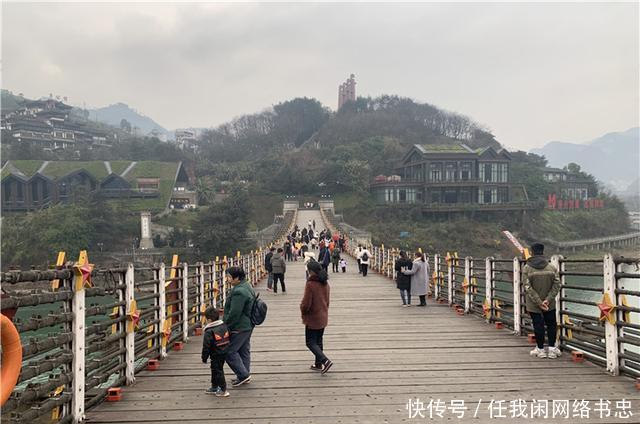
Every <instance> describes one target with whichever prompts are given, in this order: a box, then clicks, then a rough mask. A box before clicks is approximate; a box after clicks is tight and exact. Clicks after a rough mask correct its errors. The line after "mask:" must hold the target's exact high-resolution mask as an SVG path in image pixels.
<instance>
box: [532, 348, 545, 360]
mask: <svg viewBox="0 0 640 424" xmlns="http://www.w3.org/2000/svg"><path fill="white" fill-rule="evenodd" d="M529 355H531V356H537V357H538V358H540V359H544V358H546V357H547V352H546V351H545V350H544V349H540V348H539V347H537V346H536V348H535V349H533V350H532V351H531V352H529Z"/></svg>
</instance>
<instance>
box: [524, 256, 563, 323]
mask: <svg viewBox="0 0 640 424" xmlns="http://www.w3.org/2000/svg"><path fill="white" fill-rule="evenodd" d="M522 282H523V286H524V293H525V299H526V306H527V311H529V312H535V313H542V312H543V311H542V309H540V305H541V304H542V302H544V301H545V300H547V301H549V310H550V311H553V310H555V309H556V302H555V298H556V295H557V294H558V292H559V291H560V276H559V274H558V270H557V269H556V267H555V266H553V265H551V264H550V263H549V261H547V260H546V259H545V258H544V257H543V256H532V257H530V258H529V259H527V263H526V265H525V266H524V268H523V269H522Z"/></svg>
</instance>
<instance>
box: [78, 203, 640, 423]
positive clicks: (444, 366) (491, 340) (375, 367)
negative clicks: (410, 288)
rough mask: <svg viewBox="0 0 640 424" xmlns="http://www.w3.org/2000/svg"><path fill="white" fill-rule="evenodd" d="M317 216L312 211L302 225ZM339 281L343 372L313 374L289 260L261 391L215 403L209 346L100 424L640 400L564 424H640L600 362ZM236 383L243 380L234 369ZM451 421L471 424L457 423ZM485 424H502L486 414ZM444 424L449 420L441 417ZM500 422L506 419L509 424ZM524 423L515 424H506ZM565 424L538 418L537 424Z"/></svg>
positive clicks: (383, 290)
mask: <svg viewBox="0 0 640 424" xmlns="http://www.w3.org/2000/svg"><path fill="white" fill-rule="evenodd" d="M314 213H315V212H313V211H301V212H300V214H299V215H298V221H299V225H306V222H307V221H308V220H310V219H315V220H316V222H321V220H320V218H319V216H317V215H314ZM348 261H349V272H348V273H346V274H342V273H340V274H330V284H331V307H330V313H329V314H330V317H329V326H328V327H327V330H326V333H325V339H324V344H325V351H326V353H327V355H328V356H329V357H330V358H331V359H332V360H333V361H334V363H335V365H334V367H333V368H332V370H331V372H329V373H328V374H327V375H325V376H320V375H318V374H317V373H314V372H313V371H310V370H308V366H309V365H310V364H311V363H312V361H313V356H312V355H311V354H310V352H309V351H308V350H307V349H306V347H305V341H304V327H303V325H302V324H301V322H300V313H299V306H298V305H299V302H300V298H301V296H302V292H303V289H304V284H305V282H304V269H303V265H302V262H291V263H288V264H287V266H288V269H287V276H286V277H287V281H286V285H287V292H288V294H287V295H286V296H285V295H281V294H279V295H277V296H274V295H272V294H270V293H268V292H266V291H264V284H262V285H260V286H259V288H258V291H260V292H261V297H263V298H264V299H265V300H266V301H267V303H268V304H269V316H268V319H267V321H266V322H265V324H264V325H262V326H260V327H257V328H256V329H255V331H254V335H253V337H252V358H251V359H252V376H253V379H252V382H251V383H250V384H248V385H245V386H243V387H240V388H237V389H230V391H231V396H230V397H229V398H225V399H218V398H215V397H212V396H209V395H206V394H204V392H203V390H204V389H205V388H206V387H207V386H208V383H209V378H210V371H209V368H208V366H207V365H204V364H202V363H201V361H200V350H201V345H200V343H201V337H192V338H191V339H190V342H189V343H187V344H186V345H185V350H183V351H180V352H171V353H170V354H169V356H168V358H167V359H165V360H163V361H162V362H161V364H160V370H158V371H153V372H152V371H143V372H141V373H139V374H138V375H137V377H136V384H135V385H134V386H131V387H125V388H124V389H123V393H124V395H123V398H124V400H123V401H121V402H119V403H114V404H111V403H103V404H101V405H98V406H97V407H96V408H94V409H93V410H91V411H88V413H87V421H88V422H96V423H116V422H117V423H125V422H130V423H134V422H136V423H140V422H154V423H156V422H157V423H166V422H176V423H177V422H179V423H181V424H185V423H202V422H218V421H224V422H225V423H240V422H242V423H247V422H251V423H256V424H267V423H271V424H276V423H277V424H287V423H295V424H299V423H313V424H324V423H332V424H333V423H356V422H358V423H379V422H380V423H383V422H388V423H396V422H398V423H399V422H414V421H416V420H417V421H421V420H425V419H423V418H416V419H413V420H410V419H409V417H408V414H407V410H406V409H405V407H406V404H407V401H408V400H409V399H413V398H420V399H421V400H423V401H425V402H428V400H429V399H440V400H443V401H446V402H450V401H451V400H464V401H465V403H467V404H468V405H474V406H475V404H476V403H477V402H478V401H479V400H484V401H488V400H489V399H495V400H505V401H508V400H517V399H524V400H529V401H530V400H531V399H547V400H549V401H551V400H553V399H571V400H573V399H586V400H591V401H592V402H593V401H597V400H599V399H600V398H606V399H608V400H611V401H615V400H619V399H623V398H625V399H630V400H631V402H632V412H633V413H634V417H633V419H632V420H629V419H627V420H624V419H617V418H611V419H603V420H600V419H598V418H597V417H596V418H591V419H589V420H584V419H582V420H579V419H572V418H569V419H562V422H563V423H584V422H587V421H588V422H589V423H592V422H593V423H600V422H607V423H615V422H627V423H629V422H638V420H637V419H636V418H637V417H638V416H640V411H639V410H638V407H639V406H640V391H636V390H635V388H634V385H633V381H632V380H631V379H629V378H625V377H612V376H610V375H608V374H606V373H605V372H604V370H603V369H602V368H600V367H597V366H595V365H593V364H591V363H583V364H576V363H573V362H571V361H570V359H569V358H568V357H567V355H564V356H563V357H561V358H559V359H556V360H541V359H538V358H533V357H531V356H529V350H530V349H531V348H532V345H530V344H528V343H527V340H526V338H525V337H516V336H513V335H512V334H510V333H509V331H507V330H497V329H495V328H494V327H493V326H491V325H488V324H486V323H485V322H484V321H483V320H481V319H479V318H477V317H475V316H464V317H460V316H457V315H456V314H455V313H453V311H452V310H451V309H450V308H449V307H447V306H446V305H438V304H432V303H429V306H428V307H427V308H417V307H412V308H403V307H401V306H400V305H399V304H400V298H399V295H398V291H397V290H396V289H395V284H394V283H393V282H392V281H390V280H389V279H386V278H383V277H381V276H379V275H375V274H370V275H369V276H367V277H366V278H365V277H362V276H360V275H358V274H357V270H356V269H355V267H354V261H353V259H349V260H348ZM226 371H227V381H228V382H229V381H230V380H231V378H232V377H233V376H232V375H231V374H230V371H229V369H228V368H227V369H226ZM445 418H448V419H449V421H451V420H454V421H460V422H464V421H467V419H464V420H458V419H457V418H454V417H452V416H451V415H448V416H445ZM467 418H468V420H469V421H471V420H472V421H473V422H474V423H479V424H484V423H487V424H488V423H492V424H493V423H495V422H496V419H490V418H489V415H488V411H481V412H480V413H479V415H478V417H477V418H476V419H472V418H470V417H467ZM440 421H442V420H440ZM498 421H500V419H498ZM506 421H513V420H509V419H507V420H505V422H506ZM542 421H544V422H553V420H551V419H546V420H537V419H528V420H526V422H527V423H528V422H542Z"/></svg>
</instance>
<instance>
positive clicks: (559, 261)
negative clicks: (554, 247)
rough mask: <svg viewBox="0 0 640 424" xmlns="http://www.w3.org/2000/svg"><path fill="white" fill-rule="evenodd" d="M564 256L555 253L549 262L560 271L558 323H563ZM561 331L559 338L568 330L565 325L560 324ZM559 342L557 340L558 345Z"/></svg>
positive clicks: (557, 302) (557, 301)
mask: <svg viewBox="0 0 640 424" xmlns="http://www.w3.org/2000/svg"><path fill="white" fill-rule="evenodd" d="M563 259H564V258H563V257H562V255H553V256H552V257H551V259H550V260H549V262H550V263H551V265H553V266H555V267H556V269H557V270H558V272H559V273H560V290H558V295H557V296H556V299H555V300H556V322H557V323H558V324H561V323H562V308H563V306H564V305H563V302H562V298H563V297H564V284H565V276H564V275H563V272H564V267H565V264H564V262H563ZM560 330H561V331H560V333H559V334H558V339H559V338H560V335H566V334H565V333H566V330H565V328H564V327H563V326H560ZM557 345H558V343H557V340H556V347H558V346H557Z"/></svg>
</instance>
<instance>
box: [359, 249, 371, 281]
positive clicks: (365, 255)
mask: <svg viewBox="0 0 640 424" xmlns="http://www.w3.org/2000/svg"><path fill="white" fill-rule="evenodd" d="M369 259H371V252H369V250H368V249H367V248H366V247H365V248H364V249H362V250H361V251H360V253H358V260H359V261H360V269H361V270H362V276H363V277H366V276H367V272H368V271H369Z"/></svg>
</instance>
